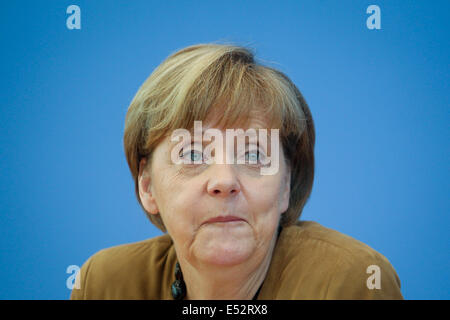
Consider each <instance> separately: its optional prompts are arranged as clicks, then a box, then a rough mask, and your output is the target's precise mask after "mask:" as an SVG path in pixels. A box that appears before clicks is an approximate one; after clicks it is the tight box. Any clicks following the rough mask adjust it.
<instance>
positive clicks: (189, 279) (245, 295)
mask: <svg viewBox="0 0 450 320" xmlns="http://www.w3.org/2000/svg"><path fill="white" fill-rule="evenodd" d="M276 240H277V237H276V236H275V237H274V239H272V241H271V244H270V247H269V250H267V252H266V253H265V254H263V255H260V256H259V257H258V256H255V257H253V259H249V261H247V262H246V263H242V264H239V265H235V266H211V265H206V264H199V265H195V266H193V265H191V264H190V263H189V262H188V261H186V260H183V259H180V265H181V269H182V271H183V277H184V281H185V283H186V287H187V295H186V299H188V300H251V299H253V297H255V295H256V293H257V292H258V289H259V288H260V287H261V285H262V283H263V281H264V279H265V277H266V275H267V271H268V270H269V266H270V262H271V260H272V254H273V250H274V247H275V243H276ZM255 255H256V253H255Z"/></svg>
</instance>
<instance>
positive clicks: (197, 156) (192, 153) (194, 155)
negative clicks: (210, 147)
mask: <svg viewBox="0 0 450 320" xmlns="http://www.w3.org/2000/svg"><path fill="white" fill-rule="evenodd" d="M186 156H188V157H189V160H190V161H192V162H196V161H201V160H202V158H203V157H202V156H203V154H202V153H201V152H199V151H197V150H188V151H186V152H184V153H183V149H181V151H180V158H185V157H186Z"/></svg>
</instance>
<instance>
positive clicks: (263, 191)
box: [245, 176, 281, 220]
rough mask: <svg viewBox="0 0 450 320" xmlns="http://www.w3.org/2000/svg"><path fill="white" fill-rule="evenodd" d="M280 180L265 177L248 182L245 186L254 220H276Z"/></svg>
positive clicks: (279, 199) (279, 196)
mask: <svg viewBox="0 0 450 320" xmlns="http://www.w3.org/2000/svg"><path fill="white" fill-rule="evenodd" d="M280 185H281V183H280V180H279V179H277V176H273V177H271V176H267V177H262V178H260V179H258V180H257V181H252V182H249V183H248V184H247V186H246V189H245V190H246V197H247V201H248V204H249V208H251V210H252V212H254V215H255V217H254V218H255V220H257V219H261V218H265V219H272V218H276V216H277V215H278V214H279V212H278V211H279V206H280V201H281V194H280Z"/></svg>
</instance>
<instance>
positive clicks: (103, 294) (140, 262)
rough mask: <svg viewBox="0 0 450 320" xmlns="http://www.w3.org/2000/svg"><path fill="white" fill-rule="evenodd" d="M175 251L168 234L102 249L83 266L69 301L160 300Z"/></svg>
mask: <svg viewBox="0 0 450 320" xmlns="http://www.w3.org/2000/svg"><path fill="white" fill-rule="evenodd" d="M172 251H173V242H172V240H171V238H170V236H168V235H163V236H159V237H156V238H151V239H146V240H143V241H139V242H134V243H128V244H122V245H118V246H114V247H110V248H106V249H102V250H100V251H98V252H96V253H95V254H94V255H92V256H91V257H89V259H88V260H87V261H86V262H85V263H84V264H83V266H82V267H81V269H80V271H79V272H78V275H77V277H80V279H77V280H76V281H77V283H79V285H80V287H79V288H78V289H76V288H74V289H73V290H72V293H71V297H70V298H71V299H151V298H155V299H158V298H160V297H159V296H160V294H161V290H159V289H160V288H161V285H162V281H161V280H162V279H164V278H165V277H168V276H169V274H168V271H169V270H167V269H168V267H169V266H170V264H171V263H170V262H171V260H173V259H171V256H172Z"/></svg>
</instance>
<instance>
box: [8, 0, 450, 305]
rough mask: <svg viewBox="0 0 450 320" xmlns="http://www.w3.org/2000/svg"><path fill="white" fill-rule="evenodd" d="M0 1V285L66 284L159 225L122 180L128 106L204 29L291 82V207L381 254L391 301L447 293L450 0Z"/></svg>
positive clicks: (203, 36)
mask: <svg viewBox="0 0 450 320" xmlns="http://www.w3.org/2000/svg"><path fill="white" fill-rule="evenodd" d="M71 4H76V5H78V6H79V7H80V8H81V29H80V30H69V29H68V28H67V27H66V19H67V17H68V16H69V15H68V14H67V13H66V8H67V7H68V6H69V5H71ZM371 4H376V5H378V6H379V7H380V9H381V30H369V29H368V28H367V27H366V19H367V17H368V16H369V15H368V14H367V13H366V9H367V7H368V6H369V5H371ZM0 6H1V7H0V40H1V45H2V46H1V50H0V57H1V59H0V72H1V77H0V82H1V89H0V94H1V96H0V106H1V110H0V111H1V113H0V174H1V178H0V179H1V180H0V182H1V184H0V188H1V189H0V298H1V299H67V298H68V297H69V295H70V290H69V289H67V287H66V279H67V278H68V276H69V275H68V274H67V273H66V268H67V267H68V266H69V265H73V264H74V265H79V266H81V265H82V264H83V263H84V262H85V261H86V259H87V258H88V257H89V256H90V255H92V254H93V253H95V252H96V251H98V250H100V249H103V248H106V247H110V246H114V245H118V244H123V243H129V242H134V241H139V240H142V239H146V238H150V237H154V236H157V235H160V234H161V232H159V231H158V230H157V229H156V228H155V227H154V226H153V225H152V224H151V223H150V222H149V221H148V220H147V218H146V217H145V214H144V213H143V211H142V210H141V209H140V207H139V206H138V203H137V200H136V198H135V195H134V185H133V181H132V179H131V175H130V173H129V169H128V167H127V164H126V160H125V156H124V152H123V147H122V135H123V127H124V119H125V114H126V110H127V107H128V105H129V103H130V101H131V99H132V98H133V96H134V94H135V93H136V91H137V90H138V88H139V86H140V85H141V84H142V82H143V81H144V80H145V79H146V78H147V77H148V76H149V75H150V73H151V72H152V71H153V69H154V68H155V67H156V66H157V65H158V64H159V63H160V62H161V61H162V60H163V59H164V58H165V57H167V56H168V55H169V54H170V53H172V52H174V51H176V50H178V49H181V48H183V47H185V46H188V45H192V44H196V43H205V42H212V41H222V42H232V43H235V44H239V45H246V46H250V47H251V48H254V49H255V52H256V56H257V58H260V59H261V60H263V61H267V62H268V63H271V64H272V66H275V67H277V68H279V69H281V70H282V71H283V72H285V73H286V74H287V75H288V76H289V77H291V79H292V80H293V81H294V82H295V83H296V85H297V86H298V87H299V89H300V90H301V91H302V93H303V95H304V96H305V98H306V100H307V102H308V104H309V106H310V109H311V111H312V115H313V118H314V121H315V125H316V134H317V140H316V149H315V151H316V177H315V182H314V187H313V191H312V195H311V197H310V199H309V202H308V203H307V205H306V207H305V209H304V211H303V215H302V219H304V220H314V221H317V222H319V223H321V224H323V225H324V226H327V227H330V228H333V229H336V230H338V231H341V232H343V233H346V234H348V235H350V236H352V237H354V238H356V239H358V240H361V241H363V242H365V243H367V244H368V245H370V246H371V247H373V248H374V249H375V250H377V251H379V252H381V253H382V254H383V255H385V256H386V257H387V258H388V259H389V261H390V262H391V263H392V265H393V266H394V268H395V269H396V271H397V273H398V275H399V277H400V279H401V284H402V293H403V295H404V297H405V298H407V299H448V298H449V297H450V295H449V286H450V275H449V269H450V268H449V267H450V263H449V262H450V259H449V253H450V250H449V249H450V246H449V245H450V243H449V236H448V232H449V222H450V218H449V213H450V210H449V209H450V208H449V120H450V119H449V70H450V68H449V54H450V52H449V49H450V45H449V39H450V35H449V30H450V22H449V21H450V20H449V19H448V14H449V12H450V10H449V9H450V2H449V1H393V0H390V1H381V0H374V1H357V0H353V1H312V0H311V1H300V0H297V1H261V0H260V1H125V0H122V1H99V0H96V1H83V0H76V1H56V0H54V1H2V2H1V5H0Z"/></svg>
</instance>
